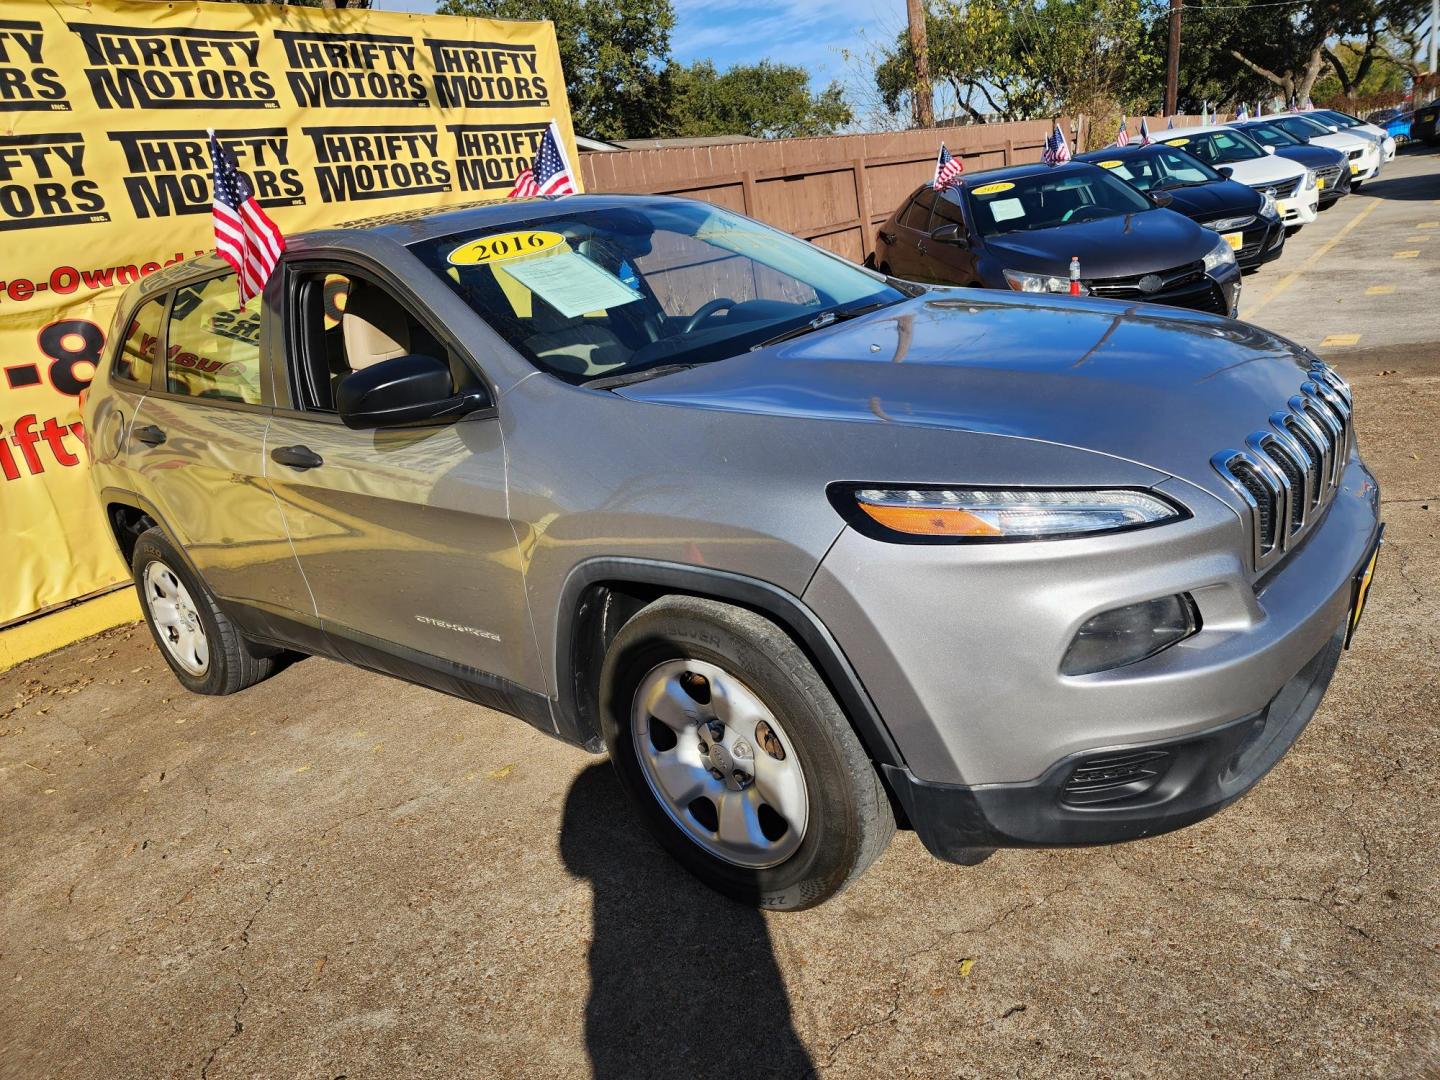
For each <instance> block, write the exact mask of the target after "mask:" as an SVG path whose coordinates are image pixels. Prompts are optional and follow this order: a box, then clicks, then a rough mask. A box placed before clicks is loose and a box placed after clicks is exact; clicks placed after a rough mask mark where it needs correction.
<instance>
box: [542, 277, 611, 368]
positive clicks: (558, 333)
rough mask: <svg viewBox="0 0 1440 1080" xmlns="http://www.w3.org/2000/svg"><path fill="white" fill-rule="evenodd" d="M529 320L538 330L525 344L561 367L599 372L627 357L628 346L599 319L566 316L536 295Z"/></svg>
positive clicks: (553, 365) (543, 358) (544, 358)
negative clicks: (568, 317) (532, 312)
mask: <svg viewBox="0 0 1440 1080" xmlns="http://www.w3.org/2000/svg"><path fill="white" fill-rule="evenodd" d="M530 322H531V325H532V326H534V327H535V328H536V330H537V333H534V334H531V335H530V336H529V337H528V338H526V339H525V345H526V347H527V348H529V349H530V351H531V352H533V353H534V354H535V355H536V356H538V357H539V358H540V359H541V360H543V361H545V362H546V363H547V364H550V365H551V366H552V367H555V368H557V369H559V370H560V371H568V372H571V373H572V374H575V375H601V374H604V373H605V372H607V371H611V370H613V369H614V368H617V367H620V366H622V365H623V364H624V363H625V362H626V361H627V360H629V359H630V352H631V350H630V349H629V348H628V347H626V345H625V343H624V342H622V341H621V340H620V339H619V338H618V337H616V336H615V334H614V332H612V331H611V330H610V328H609V327H607V326H604V325H602V324H601V322H600V320H598V319H586V318H585V317H584V316H579V317H577V318H574V319H567V318H565V317H564V316H563V315H561V314H560V313H559V312H558V311H556V310H555V309H554V308H552V307H551V306H550V305H549V304H547V303H545V302H544V301H542V300H541V299H540V298H539V297H538V296H537V297H536V298H535V309H534V314H533V316H532V317H531V320H530Z"/></svg>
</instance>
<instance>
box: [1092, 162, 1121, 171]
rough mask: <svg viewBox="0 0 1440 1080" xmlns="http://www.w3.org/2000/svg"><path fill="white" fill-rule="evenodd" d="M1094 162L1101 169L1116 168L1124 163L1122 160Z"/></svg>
mask: <svg viewBox="0 0 1440 1080" xmlns="http://www.w3.org/2000/svg"><path fill="white" fill-rule="evenodd" d="M1095 164H1096V165H1099V166H1100V168H1102V169H1118V168H1119V167H1120V166H1121V165H1124V164H1125V163H1124V162H1123V161H1097V162H1096V163H1095Z"/></svg>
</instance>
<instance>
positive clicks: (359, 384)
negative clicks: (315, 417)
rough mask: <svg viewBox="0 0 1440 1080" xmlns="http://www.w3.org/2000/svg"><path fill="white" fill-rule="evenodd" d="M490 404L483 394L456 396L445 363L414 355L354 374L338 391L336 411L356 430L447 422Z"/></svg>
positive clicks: (388, 361)
mask: <svg viewBox="0 0 1440 1080" xmlns="http://www.w3.org/2000/svg"><path fill="white" fill-rule="evenodd" d="M489 403H490V402H489V396H488V395H487V394H486V393H485V392H484V391H483V390H478V389H474V390H463V391H461V392H460V393H458V394H457V393H456V392H455V390H454V388H453V386H452V384H451V378H450V368H449V366H448V365H447V364H445V363H444V362H443V361H441V360H437V359H435V357H433V356H419V355H416V354H413V353H412V354H410V355H408V356H396V357H394V358H392V359H390V360H382V361H381V362H380V363H378V364H374V365H372V366H370V367H367V368H361V369H360V370H359V371H352V372H351V373H350V374H349V375H346V376H345V377H344V378H343V379H341V380H340V385H339V386H337V387H336V388H335V411H336V412H337V413H339V414H340V419H341V420H342V421H343V422H344V424H345V426H346V427H348V428H355V429H357V430H359V429H364V428H393V427H413V426H415V425H418V424H434V423H447V422H449V421H451V420H458V419H460V417H462V416H464V415H465V414H466V413H472V412H474V411H475V410H476V409H481V408H484V407H485V406H486V405H488V404H489Z"/></svg>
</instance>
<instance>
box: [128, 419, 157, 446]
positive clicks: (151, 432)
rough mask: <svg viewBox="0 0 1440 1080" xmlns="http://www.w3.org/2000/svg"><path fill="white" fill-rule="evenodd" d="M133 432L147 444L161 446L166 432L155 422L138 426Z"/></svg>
mask: <svg viewBox="0 0 1440 1080" xmlns="http://www.w3.org/2000/svg"><path fill="white" fill-rule="evenodd" d="M131 434H132V435H134V436H135V438H136V439H138V440H140V442H143V443H144V444H145V445H146V446H159V445H160V444H161V443H163V442H164V441H165V432H163V431H161V430H160V429H159V428H158V427H156V426H155V425H154V424H146V425H145V426H144V427H137V428H136V429H135V430H134V431H132V432H131Z"/></svg>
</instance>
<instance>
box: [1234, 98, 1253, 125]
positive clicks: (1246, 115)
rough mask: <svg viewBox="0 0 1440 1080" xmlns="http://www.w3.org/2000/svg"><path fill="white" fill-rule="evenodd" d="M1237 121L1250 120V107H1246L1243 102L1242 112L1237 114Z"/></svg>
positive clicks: (1241, 105)
mask: <svg viewBox="0 0 1440 1080" xmlns="http://www.w3.org/2000/svg"><path fill="white" fill-rule="evenodd" d="M1235 119H1236V120H1249V119H1250V107H1249V106H1248V105H1246V104H1245V103H1244V102H1243V101H1242V102H1241V103H1240V111H1239V112H1237V113H1236V114H1235Z"/></svg>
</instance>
